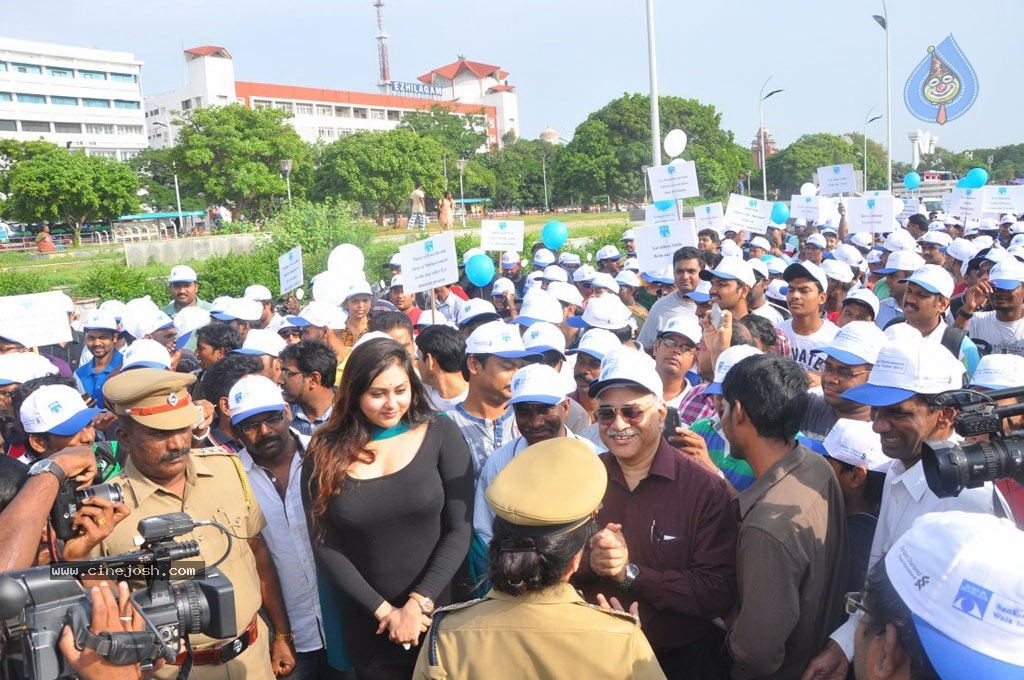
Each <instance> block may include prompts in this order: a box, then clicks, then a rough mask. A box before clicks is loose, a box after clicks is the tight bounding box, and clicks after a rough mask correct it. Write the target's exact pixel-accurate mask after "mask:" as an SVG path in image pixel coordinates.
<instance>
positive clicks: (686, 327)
mask: <svg viewBox="0 0 1024 680" xmlns="http://www.w3.org/2000/svg"><path fill="white" fill-rule="evenodd" d="M670 333H675V334H676V335H681V336H683V337H684V338H686V339H687V340H689V341H690V342H692V343H693V344H694V345H699V344H700V342H701V340H702V339H703V337H704V332H703V330H702V329H701V327H700V322H699V321H697V317H696V316H692V315H680V316H670V317H668V318H662V319H661V323H659V324H658V335H657V337H659V338H663V337H665V336H666V335H669V334H670Z"/></svg>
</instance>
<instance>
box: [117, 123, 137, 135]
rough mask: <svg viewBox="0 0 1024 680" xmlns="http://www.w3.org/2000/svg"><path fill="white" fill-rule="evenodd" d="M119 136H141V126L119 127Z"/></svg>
mask: <svg viewBox="0 0 1024 680" xmlns="http://www.w3.org/2000/svg"><path fill="white" fill-rule="evenodd" d="M117 134H119V135H141V134H142V126H141V125H118V126H117Z"/></svg>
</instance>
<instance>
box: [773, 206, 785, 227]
mask: <svg viewBox="0 0 1024 680" xmlns="http://www.w3.org/2000/svg"><path fill="white" fill-rule="evenodd" d="M788 219H789V206H788V205H786V204H785V203H783V202H782V201H779V202H778V203H776V204H775V205H773V206H772V222H773V223H775V224H785V223H786V221H787V220H788Z"/></svg>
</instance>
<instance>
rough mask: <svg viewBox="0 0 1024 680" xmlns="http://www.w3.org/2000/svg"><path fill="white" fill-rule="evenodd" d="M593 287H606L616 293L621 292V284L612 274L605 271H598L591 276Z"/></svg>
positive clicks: (591, 285)
mask: <svg viewBox="0 0 1024 680" xmlns="http://www.w3.org/2000/svg"><path fill="white" fill-rule="evenodd" d="M590 287H591V288H604V289H606V290H610V291H611V292H613V293H615V294H616V295H617V294H618V292H619V284H618V283H617V282H616V281H615V279H614V278H613V277H612V275H611V274H606V273H605V272H598V273H596V274H594V275H593V276H592V277H590Z"/></svg>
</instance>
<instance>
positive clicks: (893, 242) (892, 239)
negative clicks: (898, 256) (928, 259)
mask: <svg viewBox="0 0 1024 680" xmlns="http://www.w3.org/2000/svg"><path fill="white" fill-rule="evenodd" d="M879 247H880V248H881V249H882V250H888V251H889V252H898V251H901V250H911V251H912V250H914V249H916V248H917V241H915V240H914V235H913V234H911V233H910V232H909V231H907V230H906V229H903V228H902V227H901V228H899V229H894V230H893V232H892V233H891V234H889V236H887V237H886V239H885V242H884V243H883V244H882V245H881V246H879Z"/></svg>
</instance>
